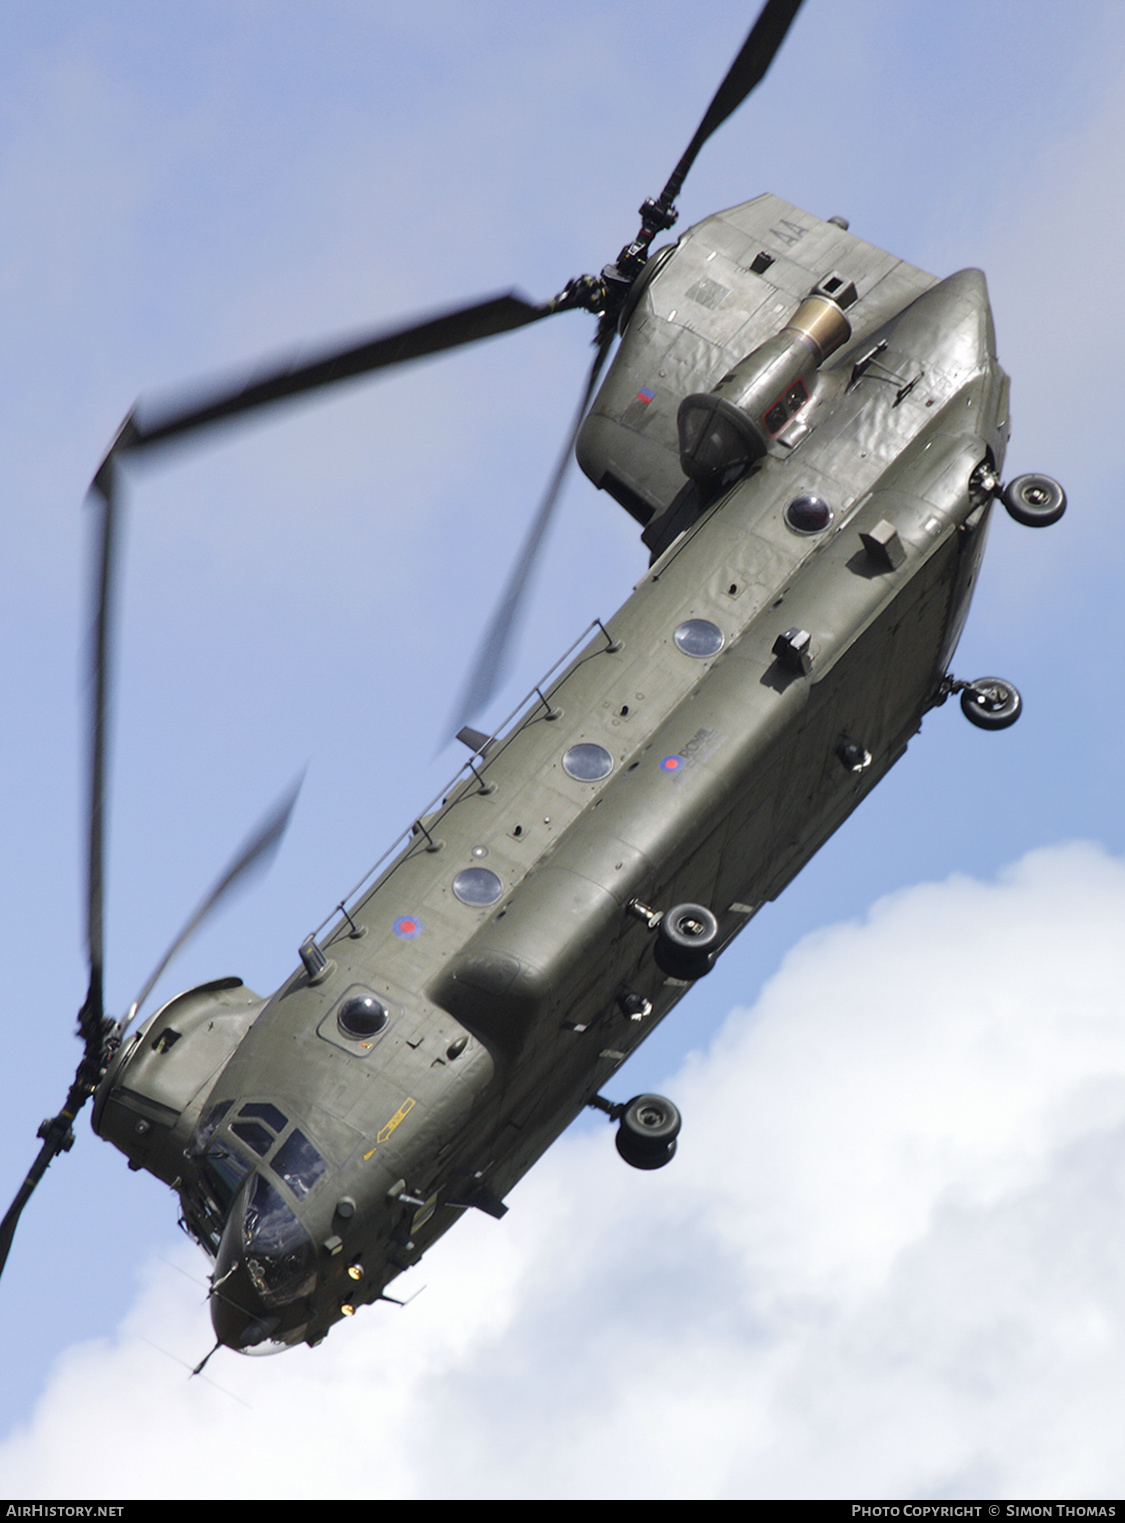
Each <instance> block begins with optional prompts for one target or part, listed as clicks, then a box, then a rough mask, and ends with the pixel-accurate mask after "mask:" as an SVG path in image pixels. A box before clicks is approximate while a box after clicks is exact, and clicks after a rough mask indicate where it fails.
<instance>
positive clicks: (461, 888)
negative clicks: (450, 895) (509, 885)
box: [453, 867, 504, 905]
mask: <svg viewBox="0 0 1125 1523" xmlns="http://www.w3.org/2000/svg"><path fill="white" fill-rule="evenodd" d="M453 892H454V893H455V894H456V895H457V897H458V899H460V901H461V903H462V904H472V905H484V904H495V903H496V901H497V899H499V897H500V895H501V894H502V893H503V892H504V885H503V884H502V883H501V882H500V879H499V878H498V877H497V876H496V874H495V873H494V872H491V871H490V870H489V869H488V868H487V867H466V868H465V870H464V871H463V872H459V873H458V874H457V876H456V878H454V880H453Z"/></svg>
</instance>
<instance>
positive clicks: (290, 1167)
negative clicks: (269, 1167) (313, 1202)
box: [273, 1128, 327, 1200]
mask: <svg viewBox="0 0 1125 1523" xmlns="http://www.w3.org/2000/svg"><path fill="white" fill-rule="evenodd" d="M273 1168H274V1170H275V1171H276V1173H277V1174H279V1175H280V1176H281V1178H282V1179H283V1180H284V1181H285V1183H286V1184H287V1185H288V1186H289V1188H290V1189H291V1190H292V1191H293V1194H294V1195H295V1196H296V1197H297V1199H298V1200H303V1199H304V1198H305V1196H306V1195H307V1194H308V1193H309V1191H310V1190H311V1189H312V1187H313V1186H314V1185H315V1184H316V1182H317V1180H318V1179H319V1178H320V1177H321V1175H322V1174H323V1173H324V1171H325V1169H326V1168H327V1165H326V1164H325V1162H324V1159H323V1158H322V1157H321V1156H320V1154H319V1153H318V1152H317V1150H316V1148H314V1147H313V1145H312V1143H311V1142H310V1141H309V1139H308V1138H307V1137H306V1136H305V1134H304V1132H301V1131H298V1130H297V1129H296V1128H294V1130H293V1131H292V1132H291V1133H290V1134H289V1136H288V1138H287V1139H286V1141H285V1142H284V1144H283V1145H282V1146H281V1147H280V1148H278V1150H277V1153H276V1154H275V1155H274V1158H273Z"/></svg>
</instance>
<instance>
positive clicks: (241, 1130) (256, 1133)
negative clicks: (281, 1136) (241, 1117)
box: [231, 1121, 274, 1158]
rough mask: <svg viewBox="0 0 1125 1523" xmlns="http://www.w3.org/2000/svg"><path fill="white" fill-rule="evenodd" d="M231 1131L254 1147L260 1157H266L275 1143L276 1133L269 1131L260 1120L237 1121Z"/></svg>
mask: <svg viewBox="0 0 1125 1523" xmlns="http://www.w3.org/2000/svg"><path fill="white" fill-rule="evenodd" d="M231 1131H232V1132H233V1133H234V1135H235V1136H236V1137H241V1139H242V1141H243V1142H245V1143H246V1144H247V1146H249V1147H252V1148H253V1149H254V1151H255V1153H257V1155H258V1157H259V1158H264V1157H265V1156H266V1154H267V1153H268V1152H269V1150H270V1148H272V1147H273V1144H274V1135H273V1133H272V1132H267V1131H266V1129H265V1127H264V1126H263V1125H262V1124H261V1122H260V1121H235V1122H234V1123H233V1124H232V1126H231Z"/></svg>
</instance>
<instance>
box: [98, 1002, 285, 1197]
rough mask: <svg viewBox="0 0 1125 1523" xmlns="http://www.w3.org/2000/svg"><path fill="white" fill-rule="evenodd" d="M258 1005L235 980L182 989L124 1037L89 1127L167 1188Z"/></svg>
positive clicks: (100, 1089) (176, 1176)
mask: <svg viewBox="0 0 1125 1523" xmlns="http://www.w3.org/2000/svg"><path fill="white" fill-rule="evenodd" d="M265 1004H266V1001H265V1000H264V999H262V998H261V996H260V995H257V994H255V993H254V992H253V991H252V990H250V989H247V988H246V987H245V985H244V984H243V983H242V981H241V979H238V978H220V979H218V980H216V981H215V982H214V983H210V984H201V985H200V986H199V987H198V988H196V989H188V990H187V991H186V992H185V993H184V994H178V995H176V997H175V999H171V1000H169V1001H168V1003H167V1004H166V1005H163V1006H161V1008H160V1009H159V1010H158V1011H157V1012H156V1013H155V1015H153V1016H151V1017H150V1019H149V1020H147V1021H146V1022H145V1024H144V1025H143V1026H142V1027H141V1029H140V1031H138V1032H137V1033H136V1035H135V1036H133V1037H131V1038H129V1039H128V1040H127V1041H126V1042H125V1043H124V1044H123V1045H122V1047H121V1050H120V1052H118V1054H117V1056H116V1057H115V1058H114V1060H113V1062H112V1063H111V1064H110V1067H109V1069H108V1071H107V1073H106V1075H105V1077H104V1078H103V1079H102V1081H101V1083H100V1085H99V1086H98V1091H97V1095H96V1097H95V1100H94V1116H93V1126H94V1130H95V1132H97V1133H98V1135H99V1136H101V1137H104V1138H106V1140H107V1141H109V1142H112V1143H113V1145H114V1146H115V1147H118V1148H120V1149H121V1151H122V1152H123V1153H124V1154H125V1156H126V1157H127V1158H128V1160H129V1166H130V1168H133V1169H147V1170H148V1171H149V1173H150V1174H155V1175H156V1176H157V1178H158V1179H162V1180H163V1181H164V1183H165V1184H167V1185H171V1186H172V1187H173V1189H175V1188H176V1187H177V1186H178V1184H179V1182H180V1179H181V1177H182V1175H183V1172H184V1149H185V1148H186V1147H187V1145H188V1142H189V1140H190V1138H191V1135H192V1133H193V1132H194V1130H195V1128H196V1126H197V1124H198V1122H199V1118H200V1114H201V1112H202V1110H203V1106H204V1104H205V1103H206V1100H207V1096H208V1095H209V1094H210V1093H211V1090H212V1088H213V1087H214V1083H215V1080H216V1079H217V1078H218V1076H219V1074H220V1073H221V1071H222V1070H223V1068H224V1067H225V1066H226V1064H227V1062H228V1060H229V1058H230V1057H231V1055H232V1054H233V1052H234V1051H235V1049H236V1048H237V1046H238V1045H239V1043H240V1042H241V1041H242V1038H243V1037H244V1036H245V1035H246V1033H247V1031H248V1030H249V1029H250V1027H251V1026H252V1025H253V1023H254V1021H255V1019H256V1018H257V1016H258V1014H259V1013H260V1012H261V1011H262V1010H263V1009H264V1008H265Z"/></svg>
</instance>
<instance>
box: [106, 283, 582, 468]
mask: <svg viewBox="0 0 1125 1523" xmlns="http://www.w3.org/2000/svg"><path fill="white" fill-rule="evenodd" d="M556 310H557V308H556V306H555V304H554V303H553V302H547V303H546V304H544V305H543V306H538V307H537V306H533V305H532V304H531V303H530V302H528V301H525V300H524V298H523V297H522V296H519V295H517V294H516V293H515V292H514V291H512V292H508V293H507V294H506V295H503V296H493V297H489V298H488V299H487V300H486V301H481V302H475V303H474V304H473V305H472V306H469V307H458V308H456V309H455V310H454V311H452V312H444V313H441V314H439V315H438V316H437V317H431V318H428V319H426V321H424V322H420V323H412V324H410V325H409V326H408V327H405V328H396V329H394V330H392V331H390V332H387V333H378V334H372V335H368V337H366V338H364V339H361V340H360V341H359V342H358V343H355V342H353V343H350V344H346V345H344V346H342V347H341V348H339V349H334V350H330V351H329V352H328V353H327V354H322V355H321V356H320V358H319V359H315V360H308V361H305V362H303V363H298V362H297V360H296V359H293V360H291V361H289V362H286V363H282V364H279V365H276V366H274V367H273V368H271V369H268V370H266V371H265V372H264V373H260V374H258V375H257V376H255V377H251V378H249V379H248V380H246V381H244V382H243V383H241V384H237V385H233V386H226V387H222V388H219V389H217V390H214V391H210V392H205V393H202V394H200V395H197V396H196V397H194V398H193V399H192V400H191V401H190V402H183V403H181V404H179V405H177V406H174V407H166V408H164V409H163V410H159V409H157V410H154V411H153V412H152V414H151V415H150V416H147V417H146V416H144V415H141V416H136V417H134V419H133V421H132V426H131V427H128V428H127V429H126V431H125V432H124V433H123V434H122V436H121V442H120V446H119V448H120V449H123V450H129V451H135V450H139V449H145V448H146V447H148V446H150V445H153V444H162V443H164V442H165V441H166V440H169V439H175V438H177V437H178V436H180V435H182V434H187V433H190V432H192V431H193V430H195V429H200V428H205V427H206V426H207V425H208V424H211V423H218V422H221V421H222V420H223V419H225V418H233V417H235V416H237V415H238V414H239V413H244V412H250V411H252V410H253V409H254V408H257V407H265V406H268V405H269V404H271V403H273V402H280V401H283V400H284V399H285V398H286V397H295V396H299V395H300V394H301V393H302V392H308V391H315V390H317V389H318V388H319V387H321V386H330V385H332V384H334V383H335V382H337V381H345V380H348V379H349V378H350V377H353V376H360V375H366V374H368V373H369V372H370V371H373V370H384V369H386V368H388V367H389V366H392V365H402V364H405V363H406V362H407V361H409V360H419V359H423V358H424V357H425V356H426V355H429V354H440V353H441V352H442V351H444V350H446V349H457V348H460V347H461V346H462V345H463V344H472V343H475V342H476V341H477V340H478V339H484V338H492V337H494V336H495V335H497V334H500V333H510V332H512V331H513V330H514V329H516V328H523V327H526V326H527V324H528V323H535V322H538V321H539V319H540V318H541V317H549V316H550V315H551V313H552V312H554V311H556Z"/></svg>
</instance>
